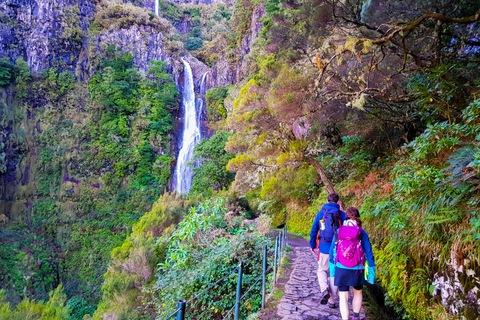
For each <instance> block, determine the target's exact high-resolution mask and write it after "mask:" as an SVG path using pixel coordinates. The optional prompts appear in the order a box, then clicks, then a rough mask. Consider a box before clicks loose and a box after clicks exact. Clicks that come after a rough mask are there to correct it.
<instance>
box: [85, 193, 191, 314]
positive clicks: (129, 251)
mask: <svg viewBox="0 0 480 320" xmlns="http://www.w3.org/2000/svg"><path fill="white" fill-rule="evenodd" d="M197 203H198V199H195V198H193V199H182V198H180V197H177V196H176V195H170V194H165V195H163V196H161V197H160V199H159V200H157V202H155V203H154V204H153V206H152V209H151V210H150V212H148V213H146V214H145V215H144V216H143V217H142V218H141V219H140V221H139V222H138V223H136V224H135V225H134V226H133V231H132V233H131V234H130V235H129V236H128V237H127V239H125V241H124V243H123V244H122V245H121V246H120V247H117V248H115V249H113V251H112V253H111V258H112V262H111V263H110V266H109V268H108V271H107V273H106V274H105V275H104V278H105V283H104V284H103V286H102V292H103V298H102V301H101V302H100V304H99V305H98V309H97V311H96V312H95V314H94V315H93V319H99V320H100V319H102V317H103V316H104V315H105V314H110V315H115V316H117V317H118V316H120V315H122V314H123V315H125V314H127V313H129V310H132V309H134V307H136V306H139V305H141V300H142V297H143V296H142V292H141V288H142V286H143V285H144V284H147V283H148V282H149V281H151V277H152V275H153V274H154V270H155V269H156V265H157V263H158V259H162V257H163V255H164V252H163V250H164V248H163V247H162V245H158V246H157V244H156V239H157V238H158V237H160V236H169V235H170V233H171V232H172V230H173V223H175V222H178V220H179V219H180V218H181V217H182V216H184V215H185V214H186V213H187V211H188V210H189V208H190V207H191V206H192V205H196V204H197Z"/></svg>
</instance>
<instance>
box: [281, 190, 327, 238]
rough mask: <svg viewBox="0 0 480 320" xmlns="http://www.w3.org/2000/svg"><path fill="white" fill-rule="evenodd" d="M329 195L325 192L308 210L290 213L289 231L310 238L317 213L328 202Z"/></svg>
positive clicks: (288, 219) (288, 220)
mask: <svg viewBox="0 0 480 320" xmlns="http://www.w3.org/2000/svg"><path fill="white" fill-rule="evenodd" d="M327 195H328V192H327V191H326V190H323V192H321V193H320V195H319V196H318V198H317V199H316V200H315V201H314V202H312V204H311V205H310V206H309V207H308V209H307V210H303V211H300V210H297V211H295V210H292V211H290V212H289V213H288V218H287V228H288V230H289V231H290V232H292V233H295V234H299V235H302V236H309V235H310V230H311V228H312V224H313V220H315V216H316V215H317V212H318V211H320V209H321V208H322V206H323V205H324V204H325V203H326V202H327Z"/></svg>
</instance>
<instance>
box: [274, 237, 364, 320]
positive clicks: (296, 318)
mask: <svg viewBox="0 0 480 320" xmlns="http://www.w3.org/2000/svg"><path fill="white" fill-rule="evenodd" d="M289 236H290V235H289ZM300 239H301V238H300ZM300 239H299V237H295V236H293V235H292V236H291V237H290V238H289V241H288V244H289V245H290V246H291V247H292V248H293V250H295V255H294V260H293V261H292V264H293V271H292V273H291V274H290V279H289V280H288V282H287V283H286V284H285V293H284V295H283V297H282V298H281V300H280V303H279V304H278V306H277V315H278V316H280V317H281V318H280V319H281V320H327V319H328V320H341V319H342V317H341V316H340V309H339V308H338V307H337V308H335V309H331V308H329V307H328V306H327V305H321V304H320V299H319V298H318V297H319V295H320V287H319V285H318V280H317V261H316V259H315V256H314V255H313V254H312V252H311V251H310V247H309V246H308V241H307V240H305V239H302V240H304V241H302V240H300ZM351 299H352V292H350V318H352V316H353V313H352V309H351ZM360 319H367V318H366V317H365V311H364V310H363V308H362V310H361V313H360Z"/></svg>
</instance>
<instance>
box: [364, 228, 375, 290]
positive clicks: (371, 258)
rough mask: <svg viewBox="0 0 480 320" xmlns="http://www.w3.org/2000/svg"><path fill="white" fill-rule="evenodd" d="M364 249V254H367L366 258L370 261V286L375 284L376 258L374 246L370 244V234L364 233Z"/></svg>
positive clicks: (368, 279)
mask: <svg viewBox="0 0 480 320" xmlns="http://www.w3.org/2000/svg"><path fill="white" fill-rule="evenodd" d="M362 247H363V252H364V253H365V258H367V261H368V276H367V281H368V282H369V283H370V284H373V283H374V282H375V258H374V256H373V250H372V244H371V243H370V238H369V237H368V234H367V233H366V232H365V231H363V233H362Z"/></svg>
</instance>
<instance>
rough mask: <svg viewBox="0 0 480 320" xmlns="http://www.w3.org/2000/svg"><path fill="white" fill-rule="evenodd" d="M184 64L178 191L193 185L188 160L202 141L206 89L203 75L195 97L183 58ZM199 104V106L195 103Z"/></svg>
mask: <svg viewBox="0 0 480 320" xmlns="http://www.w3.org/2000/svg"><path fill="white" fill-rule="evenodd" d="M182 62H183V65H184V85H183V102H182V105H183V110H184V125H183V135H182V147H181V148H180V152H179V153H178V158H177V165H176V166H175V185H174V188H175V190H176V191H177V192H178V193H183V194H184V193H188V191H189V190H190V188H191V186H192V180H193V168H192V167H190V166H188V165H187V164H188V162H189V161H190V160H192V158H193V149H194V148H195V146H196V145H197V144H198V143H199V142H200V139H201V134H200V123H201V119H200V117H201V114H202V111H203V99H202V95H203V94H204V91H205V88H204V87H205V77H206V73H205V74H204V75H203V77H202V80H201V82H200V89H199V96H200V98H197V99H195V87H194V84H193V75H192V69H191V68H190V64H189V63H188V62H187V61H185V60H184V59H183V58H182ZM196 104H197V106H198V107H197V108H196V107H195V105H196Z"/></svg>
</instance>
